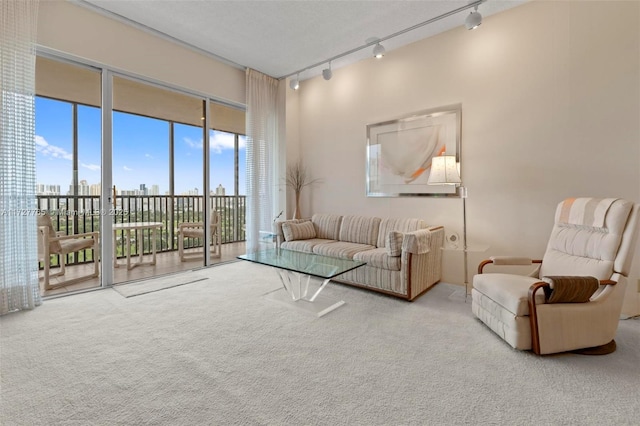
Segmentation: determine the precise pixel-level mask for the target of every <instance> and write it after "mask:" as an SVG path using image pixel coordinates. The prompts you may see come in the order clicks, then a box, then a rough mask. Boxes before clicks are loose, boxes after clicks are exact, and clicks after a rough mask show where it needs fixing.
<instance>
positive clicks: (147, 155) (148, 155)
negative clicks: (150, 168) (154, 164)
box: [144, 153, 153, 158]
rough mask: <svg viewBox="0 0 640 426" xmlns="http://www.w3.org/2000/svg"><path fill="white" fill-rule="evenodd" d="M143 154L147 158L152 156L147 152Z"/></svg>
mask: <svg viewBox="0 0 640 426" xmlns="http://www.w3.org/2000/svg"><path fill="white" fill-rule="evenodd" d="M144 156H145V157H147V158H153V155H151V154H149V153H147V154H144Z"/></svg>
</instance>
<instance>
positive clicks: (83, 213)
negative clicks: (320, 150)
mask: <svg viewBox="0 0 640 426" xmlns="http://www.w3.org/2000/svg"><path fill="white" fill-rule="evenodd" d="M37 200H38V209H40V210H46V211H47V212H49V214H50V215H51V218H52V220H53V226H54V228H55V229H56V230H57V231H62V232H64V234H65V235H73V234H81V233H84V232H92V231H99V230H100V221H101V220H105V219H108V220H113V221H114V223H133V222H161V223H162V224H163V226H162V228H161V229H160V232H156V250H157V252H170V251H177V250H178V239H177V228H178V225H179V224H180V223H183V222H202V219H203V217H204V204H203V203H204V197H203V196H202V195H173V196H171V195H119V196H117V197H116V202H115V204H114V205H111V206H109V207H107V208H103V207H102V206H101V205H100V197H99V196H97V195H38V196H37ZM209 202H210V205H211V209H212V210H215V211H217V212H218V213H219V214H220V218H221V228H222V229H221V237H222V244H225V243H233V242H240V241H245V216H246V196H244V195H238V196H235V195H212V196H209ZM124 235H125V233H124V231H122V230H119V231H116V233H115V255H116V257H117V258H121V257H124V256H125V246H126V241H125V237H124ZM101 238H104V237H101ZM142 239H143V241H142V243H143V244H142V247H143V254H148V253H151V247H152V245H151V233H150V232H149V230H145V231H144V232H143V234H142ZM132 243H133V242H132ZM202 246H203V241H202V240H201V239H197V238H186V239H185V242H184V247H185V248H196V247H202ZM131 250H132V255H134V256H136V255H138V253H137V244H132V245H131ZM93 257H94V253H93V250H84V251H82V252H79V253H77V254H75V255H74V254H69V255H67V259H66V264H67V265H78V264H82V263H87V262H91V261H92V260H93ZM58 265H59V259H58V258H57V257H52V258H51V266H52V267H55V266H58Z"/></svg>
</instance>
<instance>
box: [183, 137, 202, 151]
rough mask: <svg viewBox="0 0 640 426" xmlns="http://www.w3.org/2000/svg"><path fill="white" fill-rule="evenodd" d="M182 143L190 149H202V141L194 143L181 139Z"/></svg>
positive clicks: (188, 139)
mask: <svg viewBox="0 0 640 426" xmlns="http://www.w3.org/2000/svg"><path fill="white" fill-rule="evenodd" d="M183 140H184V143H186V144H187V145H189V147H190V148H200V149H202V139H201V140H200V141H194V140H193V139H191V138H183Z"/></svg>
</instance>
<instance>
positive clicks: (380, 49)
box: [373, 43, 385, 59]
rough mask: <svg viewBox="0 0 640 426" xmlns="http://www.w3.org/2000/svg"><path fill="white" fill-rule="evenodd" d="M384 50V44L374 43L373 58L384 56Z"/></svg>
mask: <svg viewBox="0 0 640 426" xmlns="http://www.w3.org/2000/svg"><path fill="white" fill-rule="evenodd" d="M384 52H385V50H384V46H383V45H381V44H380V43H378V44H376V45H375V46H374V47H373V57H374V58H377V59H380V58H382V57H383V56H384Z"/></svg>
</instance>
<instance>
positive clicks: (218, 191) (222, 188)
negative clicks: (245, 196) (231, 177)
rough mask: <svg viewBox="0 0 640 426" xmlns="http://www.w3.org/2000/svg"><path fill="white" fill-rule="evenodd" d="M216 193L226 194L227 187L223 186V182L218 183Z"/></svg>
mask: <svg viewBox="0 0 640 426" xmlns="http://www.w3.org/2000/svg"><path fill="white" fill-rule="evenodd" d="M216 195H222V196H224V195H225V189H224V186H222V184H220V185H218V187H217V188H216Z"/></svg>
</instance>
